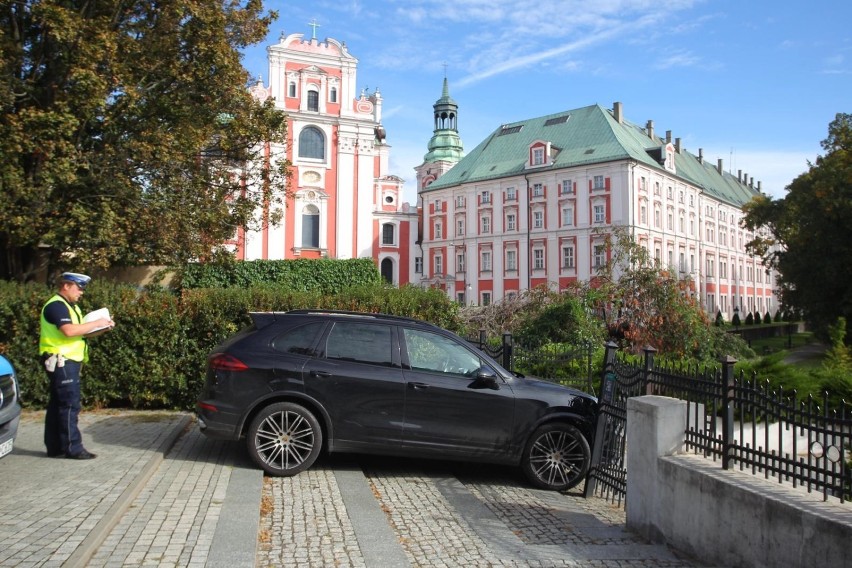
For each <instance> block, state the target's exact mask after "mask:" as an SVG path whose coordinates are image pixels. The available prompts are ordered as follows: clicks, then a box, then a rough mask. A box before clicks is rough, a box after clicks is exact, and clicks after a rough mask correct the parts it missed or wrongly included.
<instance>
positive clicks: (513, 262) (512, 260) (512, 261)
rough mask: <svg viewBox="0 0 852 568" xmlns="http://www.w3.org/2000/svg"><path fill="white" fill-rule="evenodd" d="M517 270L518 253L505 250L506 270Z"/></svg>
mask: <svg viewBox="0 0 852 568" xmlns="http://www.w3.org/2000/svg"><path fill="white" fill-rule="evenodd" d="M517 269H518V251H514V250H507V251H506V270H517Z"/></svg>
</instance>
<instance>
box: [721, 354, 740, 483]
mask: <svg viewBox="0 0 852 568" xmlns="http://www.w3.org/2000/svg"><path fill="white" fill-rule="evenodd" d="M736 362H737V360H736V359H734V358H733V357H731V356H730V355H727V356H725V357H723V358H722V360H721V363H722V387H723V388H724V389H725V392H724V407H723V411H724V416H723V418H722V469H729V467H730V465H731V461H732V460H733V456H732V455H731V453H732V450H733V440H734V365H735V364H736Z"/></svg>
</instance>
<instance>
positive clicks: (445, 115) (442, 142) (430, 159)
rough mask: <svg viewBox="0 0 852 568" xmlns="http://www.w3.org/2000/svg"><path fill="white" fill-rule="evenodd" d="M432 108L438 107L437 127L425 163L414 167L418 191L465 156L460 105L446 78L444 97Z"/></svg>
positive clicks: (436, 112) (436, 114)
mask: <svg viewBox="0 0 852 568" xmlns="http://www.w3.org/2000/svg"><path fill="white" fill-rule="evenodd" d="M433 108H434V109H435V130H434V132H433V134H432V139H431V140H429V146H428V148H429V151H428V152H427V153H426V155H425V156H424V157H423V163H422V164H421V165H420V166H418V167H416V168H415V171H416V172H417V191H418V192H420V191H422V190H423V189H425V188H426V187H427V186H428V185H429V184H430V183H432V182H433V181H435V180H436V179H438V178H439V177H441V176H442V175H443V174H445V173H447V172H448V171H449V170H450V168H452V167H453V166H455V165H456V164H457V163H458V162H459V160H461V159H462V157H463V156H464V147H463V146H462V141H461V138H459V130H458V116H459V115H458V110H459V105H458V104H456V101H454V100H453V99H452V97H450V87H449V84H448V83H447V78H446V77H444V90H443V92H442V94H441V98H440V99H438V100H437V101H435V104H434V105H433Z"/></svg>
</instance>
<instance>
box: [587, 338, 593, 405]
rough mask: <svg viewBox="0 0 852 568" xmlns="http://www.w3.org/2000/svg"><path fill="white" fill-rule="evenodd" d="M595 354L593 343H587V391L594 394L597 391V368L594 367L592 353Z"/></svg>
mask: <svg viewBox="0 0 852 568" xmlns="http://www.w3.org/2000/svg"><path fill="white" fill-rule="evenodd" d="M593 354H594V348H593V347H592V344H591V343H586V361H587V363H586V392H588V393H591V394H594V393H595V381H594V378H595V370H594V369H593V368H592V365H593V363H592V355H593Z"/></svg>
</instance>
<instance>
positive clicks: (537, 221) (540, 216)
mask: <svg viewBox="0 0 852 568" xmlns="http://www.w3.org/2000/svg"><path fill="white" fill-rule="evenodd" d="M542 227H544V213H543V212H542V211H534V212H533V228H534V229H541V228H542Z"/></svg>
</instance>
